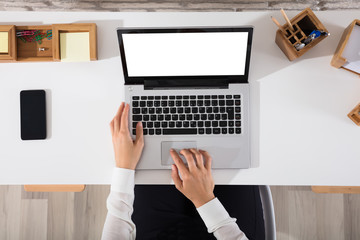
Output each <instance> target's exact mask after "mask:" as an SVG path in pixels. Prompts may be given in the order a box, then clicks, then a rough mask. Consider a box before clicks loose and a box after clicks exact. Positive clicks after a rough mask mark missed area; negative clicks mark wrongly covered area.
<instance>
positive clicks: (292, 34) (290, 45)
mask: <svg viewBox="0 0 360 240" xmlns="http://www.w3.org/2000/svg"><path fill="white" fill-rule="evenodd" d="M290 22H291V24H292V26H293V28H294V30H295V31H292V30H291V29H290V27H289V26H288V24H285V25H283V28H284V29H285V31H286V32H287V34H284V33H283V32H282V31H281V30H280V29H279V30H277V31H276V37H275V42H276V44H277V45H278V46H279V48H280V49H281V50H282V51H283V53H284V54H285V55H286V56H287V57H288V59H289V60H290V61H292V60H294V59H296V58H298V57H300V56H302V55H303V54H304V53H306V52H307V51H309V50H310V49H311V48H313V47H314V46H315V45H316V44H318V43H319V42H321V41H322V40H323V39H324V38H326V37H327V36H325V35H321V36H319V37H318V38H315V39H314V40H313V41H311V42H310V43H309V44H307V45H306V46H305V47H304V48H302V49H301V50H296V48H295V45H296V44H300V43H301V42H302V41H303V40H304V39H306V38H307V37H308V36H309V35H310V33H311V32H312V31H313V30H320V31H324V32H328V31H327V29H326V28H325V26H324V25H323V24H322V23H321V22H320V20H319V19H318V18H317V17H316V15H315V14H314V12H313V11H312V10H311V9H310V8H306V9H305V10H304V11H302V12H301V13H299V14H298V15H296V16H295V17H294V18H293V19H291V20H290Z"/></svg>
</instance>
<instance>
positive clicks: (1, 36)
mask: <svg viewBox="0 0 360 240" xmlns="http://www.w3.org/2000/svg"><path fill="white" fill-rule="evenodd" d="M8 52H9V33H8V32H0V53H8Z"/></svg>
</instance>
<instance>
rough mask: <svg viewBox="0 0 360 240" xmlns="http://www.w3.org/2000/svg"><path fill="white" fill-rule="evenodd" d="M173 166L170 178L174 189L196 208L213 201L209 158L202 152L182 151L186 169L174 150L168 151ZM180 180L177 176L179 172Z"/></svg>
mask: <svg viewBox="0 0 360 240" xmlns="http://www.w3.org/2000/svg"><path fill="white" fill-rule="evenodd" d="M170 154H171V157H172V158H173V160H174V162H175V164H173V165H172V172H171V177H172V179H173V180H174V183H175V186H176V188H177V189H178V190H179V191H180V192H181V193H182V194H184V195H185V197H187V198H188V199H189V200H190V201H192V202H193V204H194V205H195V207H196V208H198V207H201V206H202V205H204V204H205V203H207V202H209V201H210V200H212V199H214V198H215V196H214V187H215V185H214V180H213V178H212V175H211V161H212V160H211V157H210V155H209V154H208V152H206V151H203V150H196V149H194V148H192V149H183V150H181V151H180V154H182V155H184V156H185V158H186V161H187V163H188V166H189V167H187V166H186V165H185V164H184V162H183V161H182V160H181V158H180V156H179V155H178V154H177V152H176V151H175V150H174V149H171V150H170ZM178 171H180V174H181V177H182V179H181V178H180V176H179V172H178Z"/></svg>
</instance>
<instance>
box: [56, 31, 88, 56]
mask: <svg viewBox="0 0 360 240" xmlns="http://www.w3.org/2000/svg"><path fill="white" fill-rule="evenodd" d="M60 58H61V61H62V62H84V61H90V44H89V33H88V32H75V33H60Z"/></svg>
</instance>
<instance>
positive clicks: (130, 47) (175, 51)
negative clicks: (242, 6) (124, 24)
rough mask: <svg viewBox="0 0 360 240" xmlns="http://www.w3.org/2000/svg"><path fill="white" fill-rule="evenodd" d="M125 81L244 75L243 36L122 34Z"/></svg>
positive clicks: (244, 43)
mask: <svg viewBox="0 0 360 240" xmlns="http://www.w3.org/2000/svg"><path fill="white" fill-rule="evenodd" d="M123 41H124V49H125V57H126V63H127V70H128V76H129V77H147V76H228V75H244V73H245V62H246V50H247V42H248V33H247V32H205V33H143V34H123Z"/></svg>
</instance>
